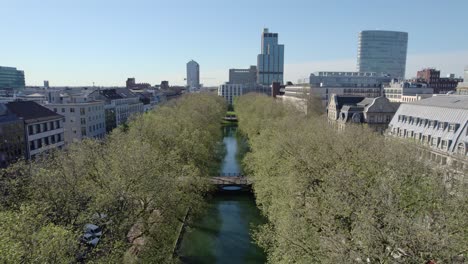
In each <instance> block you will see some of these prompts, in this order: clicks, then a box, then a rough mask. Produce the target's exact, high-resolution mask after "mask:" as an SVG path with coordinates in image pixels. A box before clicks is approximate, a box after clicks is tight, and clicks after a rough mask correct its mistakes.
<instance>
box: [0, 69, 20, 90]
mask: <svg viewBox="0 0 468 264" xmlns="http://www.w3.org/2000/svg"><path fill="white" fill-rule="evenodd" d="M24 86H25V81H24V71H20V70H17V69H16V68H13V67H2V66H0V89H11V90H13V89H23V88H24Z"/></svg>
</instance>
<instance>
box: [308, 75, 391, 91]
mask: <svg viewBox="0 0 468 264" xmlns="http://www.w3.org/2000/svg"><path fill="white" fill-rule="evenodd" d="M391 80H392V78H390V77H389V76H388V74H385V73H376V72H332V71H321V72H314V73H311V74H310V77H309V84H310V85H311V86H312V87H359V88H361V87H365V88H369V87H377V88H379V87H382V85H383V84H386V83H389V82H390V81H391Z"/></svg>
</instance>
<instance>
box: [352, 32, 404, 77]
mask: <svg viewBox="0 0 468 264" xmlns="http://www.w3.org/2000/svg"><path fill="white" fill-rule="evenodd" d="M407 48H408V33H406V32H397V31H383V30H365V31H361V32H360V33H359V44H358V62H357V65H358V66H357V68H358V69H357V70H358V71H359V72H378V73H381V72H383V73H388V74H390V76H391V77H393V78H400V79H404V78H405V70H406V52H407Z"/></svg>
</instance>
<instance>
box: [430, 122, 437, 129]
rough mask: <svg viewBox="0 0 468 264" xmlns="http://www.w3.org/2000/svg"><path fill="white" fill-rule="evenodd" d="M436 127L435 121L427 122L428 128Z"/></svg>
mask: <svg viewBox="0 0 468 264" xmlns="http://www.w3.org/2000/svg"><path fill="white" fill-rule="evenodd" d="M436 125H437V121H435V120H431V121H430V122H429V127H431V128H435V127H436Z"/></svg>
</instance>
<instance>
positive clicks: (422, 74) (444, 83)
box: [416, 68, 463, 94]
mask: <svg viewBox="0 0 468 264" xmlns="http://www.w3.org/2000/svg"><path fill="white" fill-rule="evenodd" d="M416 80H417V82H422V83H426V84H427V85H428V86H429V87H431V88H433V89H434V93H435V94H446V93H448V92H453V91H455V89H456V88H457V85H458V83H460V82H462V81H463V79H460V78H455V77H454V75H453V74H452V75H450V76H449V77H445V78H444V77H440V71H439V70H436V69H433V68H426V69H422V70H420V71H418V72H417V75H416Z"/></svg>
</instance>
